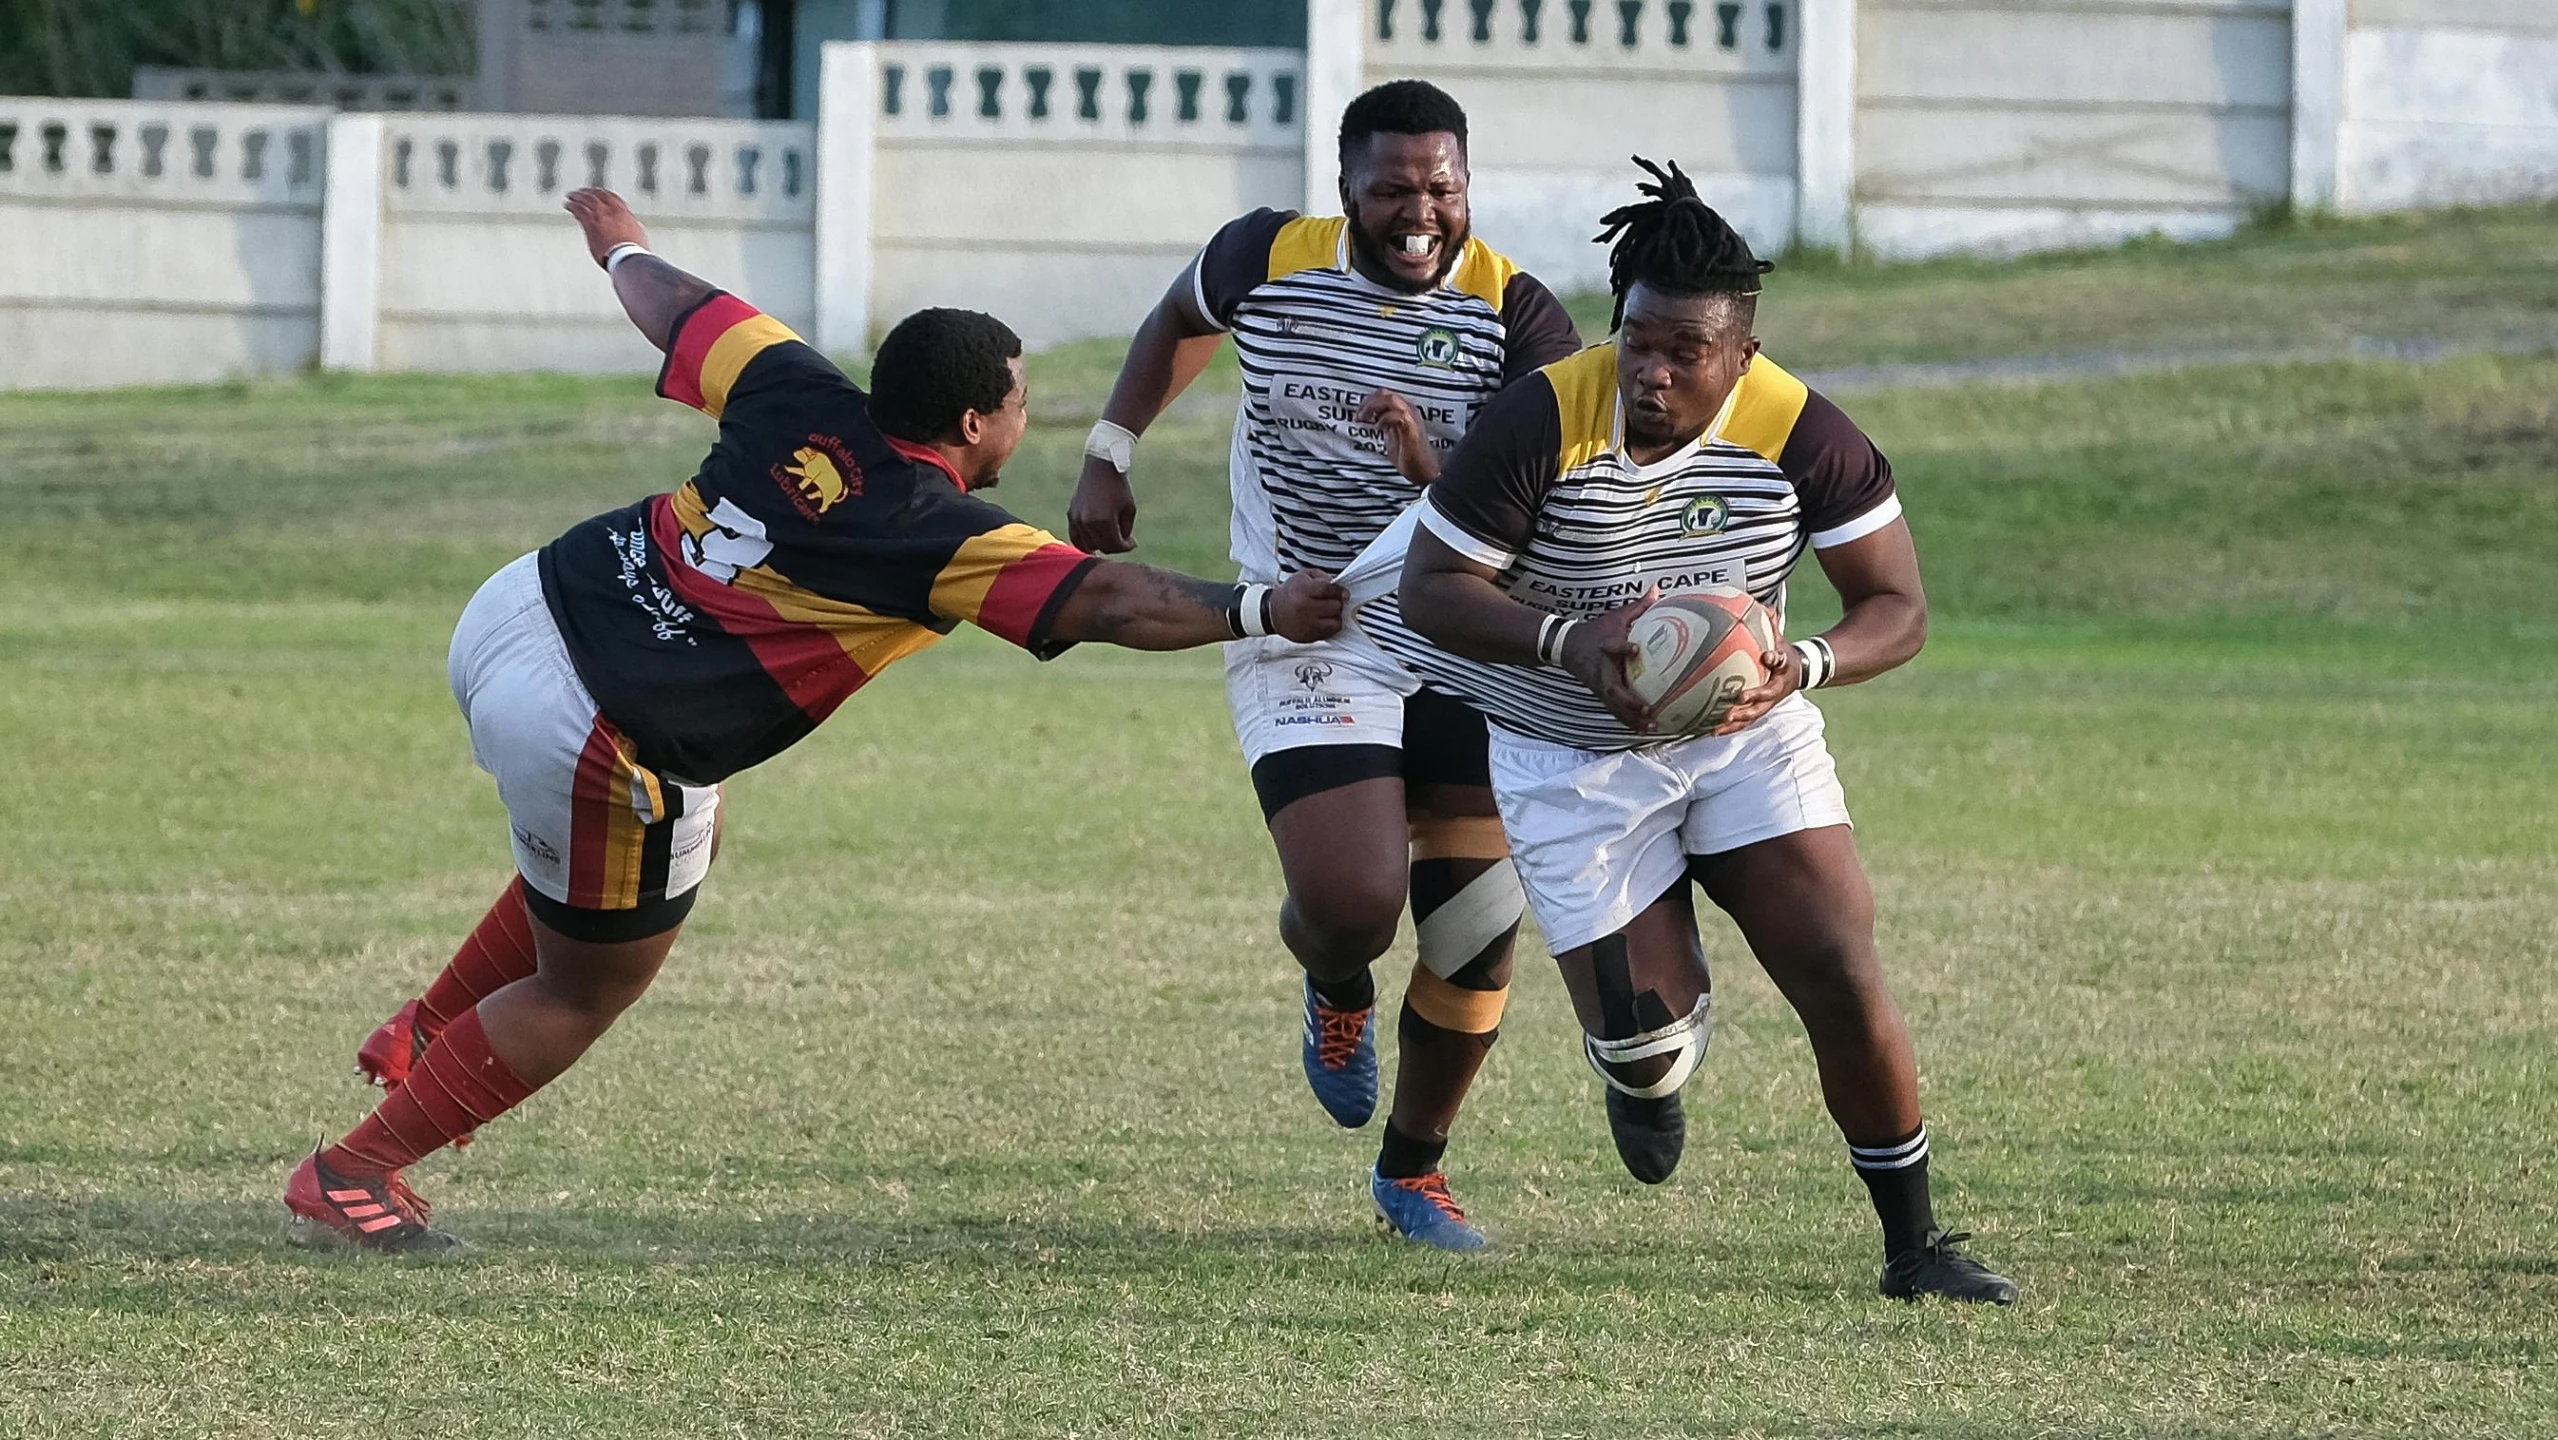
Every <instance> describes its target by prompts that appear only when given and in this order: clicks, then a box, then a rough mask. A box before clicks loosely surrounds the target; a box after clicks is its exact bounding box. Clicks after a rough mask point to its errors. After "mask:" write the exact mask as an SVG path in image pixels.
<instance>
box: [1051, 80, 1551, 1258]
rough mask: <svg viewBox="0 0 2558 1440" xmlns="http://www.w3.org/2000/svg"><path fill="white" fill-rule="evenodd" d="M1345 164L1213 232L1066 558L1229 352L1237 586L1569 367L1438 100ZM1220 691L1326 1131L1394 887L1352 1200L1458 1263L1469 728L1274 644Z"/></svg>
mask: <svg viewBox="0 0 2558 1440" xmlns="http://www.w3.org/2000/svg"><path fill="white" fill-rule="evenodd" d="M1340 159H1341V181H1340V184H1341V208H1342V210H1343V211H1344V212H1345V215H1344V217H1343V218H1335V219H1317V218H1312V217H1307V216H1301V215H1298V214H1296V213H1294V212H1291V211H1280V210H1256V211H1254V212H1252V213H1251V214H1249V215H1245V216H1243V217H1242V218H1240V219H1237V220H1235V221H1233V222H1231V223H1229V224H1228V225H1226V226H1225V227H1224V228H1223V229H1221V230H1219V231H1218V232H1217V234H1216V236H1215V237H1214V238H1212V239H1211V240H1209V242H1208V244H1207V246H1206V248H1205V249H1203V250H1201V251H1200V253H1199V255H1198V257H1197V258H1196V259H1194V260H1193V261H1192V262H1191V264H1190V265H1189V266H1188V267H1186V268H1185V269H1184V270H1183V271H1182V272H1181V274H1180V276H1179V277H1178V278H1177V279H1175V280H1174V281H1173V284H1172V288H1171V289H1169V290H1168V291H1166V292H1165V294H1164V297H1163V299H1162V301H1161V302H1159V303H1158V304H1157V305H1156V306H1155V308H1154V312H1153V313H1152V314H1151V315H1149V316H1148V317H1147V318H1146V321H1145V323H1144V324H1143V325H1142V326H1141V327H1140V328H1139V329H1138V331H1137V335H1136V339H1135V341H1134V343H1133V344H1132V345H1131V346H1130V348H1129V351H1128V359H1127V362H1126V364H1125V365H1124V366H1123V367H1122V368H1121V370H1120V372H1119V381H1118V384H1117V386H1116V387H1115V388H1114V389H1113V390H1112V391H1111V396H1110V402H1109V404H1108V405H1107V406H1106V407H1105V408H1104V409H1103V411H1102V420H1101V423H1100V424H1098V425H1096V426H1094V427H1093V432H1092V436H1091V438H1090V440H1089V442H1088V443H1087V445H1086V447H1085V450H1086V454H1087V457H1088V458H1087V460H1086V462H1085V465H1084V473H1083V480H1082V483H1081V484H1080V485H1079V486H1078V488H1077V489H1076V492H1075V498H1074V503H1073V505H1072V507H1071V508H1070V509H1069V511H1068V518H1069V520H1070V522H1071V528H1070V529H1069V531H1068V534H1069V535H1070V536H1072V538H1073V539H1074V541H1075V543H1076V544H1077V545H1080V546H1083V547H1084V548H1086V549H1090V550H1099V551H1108V552H1118V551H1124V550H1126V549H1128V548H1130V546H1131V544H1132V543H1133V532H1134V527H1135V522H1136V514H1137V503H1136V499H1135V496H1134V494H1133V493H1132V491H1131V490H1130V488H1129V482H1128V470H1129V461H1130V456H1131V454H1132V453H1133V452H1134V449H1135V447H1136V443H1137V438H1138V436H1139V435H1140V434H1141V433H1143V432H1144V430H1145V429H1146V427H1147V426H1148V425H1149V424H1150V423H1152V422H1153V420H1154V419H1155V417H1156V416H1158V415H1160V414H1162V413H1163V410H1164V407H1165V406H1166V405H1168V404H1170V403H1171V401H1172V399H1173V397H1174V396H1176V395H1178V394H1180V393H1181V391H1182V390H1183V389H1184V388H1185V387H1187V386H1188V385H1189V384H1190V382H1191V381H1192V380H1193V379H1195V378H1196V377H1197V376H1198V374H1199V372H1200V370H1201V369H1202V368H1203V367H1205V366H1206V365H1207V363H1208V361H1209V359H1210V358H1211V357H1212V356H1213V355H1214V354H1215V353H1216V350H1217V347H1218V345H1219V344H1220V343H1221V342H1222V341H1223V340H1224V338H1225V337H1226V336H1228V335H1229V334H1231V335H1232V336H1233V337H1234V342H1235V350H1236V354H1237V357H1238V358H1239V359H1240V360H1241V361H1242V366H1243V401H1242V404H1241V407H1240V408H1239V410H1238V412H1237V414H1236V417H1235V441H1234V450H1233V458H1232V462H1231V467H1230V468H1231V471H1232V477H1231V478H1232V483H1233V487H1234V523H1233V531H1232V533H1233V555H1234V559H1235V563H1236V565H1237V566H1238V567H1239V568H1240V569H1241V572H1242V574H1243V576H1244V578H1245V579H1246V580H1247V581H1250V582H1255V583H1268V582H1269V581H1271V580H1273V579H1275V578H1276V577H1278V576H1279V575H1281V574H1283V573H1286V572H1288V571H1290V570H1298V569H1305V568H1309V567H1315V568H1336V567H1338V566H1340V565H1341V564H1343V563H1345V562H1347V561H1348V560H1349V559H1350V558H1351V557H1353V556H1355V555H1357V554H1358V553H1359V552H1360V550H1361V549H1362V548H1364V547H1365V546H1366V545H1367V544H1368V543H1369V541H1371V540H1372V539H1374V538H1375V537H1376V535H1377V534H1378V532H1379V531H1381V530H1383V529H1384V528H1385V526H1386V524H1387V523H1388V522H1389V521H1391V520H1393V519H1394V518H1395V517H1396V516H1397V515H1398V514H1400V513H1401V512H1402V511H1403V510H1404V509H1405V508H1406V507H1407V506H1409V505H1410V504H1411V502H1412V500H1413V497H1414V496H1415V495H1417V494H1418V493H1419V490H1420V487H1421V486H1422V485H1425V484H1427V483H1428V482H1429V479H1430V477H1431V476H1432V475H1434V474H1435V473H1437V470H1438V455H1439V452H1441V451H1443V450H1445V449H1447V448H1448V447H1450V446H1451V445H1453V444H1454V443H1455V442H1456V439H1457V437H1458V436H1459V435H1460V434H1462V433H1464V431H1465V429H1466V427H1467V426H1468V425H1469V424H1470V423H1472V421H1473V419H1474V415H1475V412H1476V410H1477V409H1478V408H1479V407H1480V406H1481V405H1482V404H1483V402H1484V401H1485V400H1486V399H1487V398H1489V397H1490V396H1491V395H1492V393H1493V392H1494V391H1496V390H1498V389H1500V388H1501V387H1502V386H1503V385H1505V384H1507V383H1509V382H1510V381H1511V380H1513V379H1515V378H1517V377H1519V376H1522V375H1526V374H1530V373H1532V372H1534V371H1535V370H1536V368H1537V367H1538V366H1541V365H1545V364H1548V363H1550V362H1552V361H1555V360H1560V359H1562V358H1563V357H1565V356H1567V355H1570V354H1571V353H1572V352H1574V351H1576V350H1578V349H1580V348H1581V341H1580V337H1579V336H1578V335H1577V334H1575V333H1574V331H1573V328H1572V321H1571V318H1570V317H1569V316H1567V315H1566V314H1565V313H1564V311H1563V307H1562V306H1561V305H1560V304H1559V303H1557V302H1556V300H1555V298H1554V296H1553V295H1552V294H1551V293H1550V292H1548V291H1547V289H1546V288H1545V286H1543V285H1541V284H1539V283H1538V282H1537V280H1536V279H1535V278H1534V277H1533V276H1530V275H1528V274H1527V273H1525V272H1524V271H1521V270H1520V269H1519V268H1518V267H1517V266H1516V265H1513V264H1512V263H1510V262H1509V261H1508V260H1506V259H1504V258H1502V257H1501V256H1500V255H1499V254H1497V253H1495V252H1494V251H1493V250H1492V249H1491V248H1490V247H1489V246H1487V245H1485V244H1484V243H1483V242H1482V241H1481V240H1478V239H1476V238H1475V237H1474V235H1473V233H1472V230H1471V227H1470V224H1469V220H1468V211H1467V204H1466V187H1467V157H1466V117H1465V111H1464V110H1463V109H1462V108H1460V107H1459V106H1458V104H1457V102H1456V101H1455V100H1453V99H1451V98H1449V96H1448V95H1447V94H1446V93H1445V92H1443V91H1441V90H1439V89H1437V88H1436V87H1434V86H1431V85H1427V84H1424V83H1422V82H1421V81H1418V80H1398V81H1394V82H1391V83H1389V84H1385V85H1380V86H1378V87H1377V88H1375V89H1373V90H1370V91H1368V92H1367V93H1366V94H1364V95H1361V96H1359V97H1358V98H1357V99H1356V100H1353V101H1352V102H1351V103H1350V106H1349V108H1348V109H1346V110H1345V111H1344V112H1343V113H1342V117H1341V136H1340ZM1384 583H1385V584H1388V585H1391V584H1392V583H1393V576H1392V575H1391V574H1388V575H1387V576H1386V577H1385V580H1384ZM1226 689H1227V695H1228V698H1229V700H1230V702H1231V704H1232V707H1233V710H1234V719H1235V730H1236V733H1237V734H1238V735H1239V736H1240V737H1241V739H1242V742H1243V751H1244V759H1245V761H1246V762H1247V763H1248V764H1249V765H1250V766H1251V769H1252V783H1253V789H1254V790H1255V791H1256V792H1257V794H1258V796H1259V799H1260V801H1261V811H1262V816H1263V819H1264V820H1265V821H1266V822H1267V823H1268V825H1269V828H1270V835H1271V838H1272V840H1273V841H1274V842H1276V844H1277V846H1278V850H1279V865H1280V870H1281V872H1282V874H1283V875H1284V876H1285V878H1286V881H1287V891H1288V893H1287V899H1286V900H1285V902H1284V903H1283V904H1282V905H1281V907H1280V911H1279V934H1280V937H1281V939H1282V940H1283V941H1284V942H1285V943H1286V945H1287V947H1288V949H1289V951H1290V952H1291V953H1292V954H1294V955H1295V956H1296V958H1297V962H1298V964H1299V965H1301V966H1302V967H1304V970H1305V988H1304V994H1303V997H1302V998H1303V1003H1304V1020H1305V1024H1304V1037H1303V1044H1302V1049H1303V1064H1304V1068H1305V1073H1306V1079H1307V1081H1308V1082H1309V1083H1310V1084H1311V1085H1312V1087H1313V1089H1314V1092H1315V1098H1316V1099H1317V1100H1318V1101H1319V1102H1320V1103H1321V1104H1322V1105H1323V1108H1324V1110H1325V1111H1326V1112H1327V1113H1328V1114H1330V1115H1331V1116H1332V1118H1333V1119H1334V1120H1335V1121H1336V1122H1338V1123H1340V1124H1341V1125H1343V1126H1347V1127H1356V1126H1361V1125H1365V1124H1366V1123H1368V1119H1369V1117H1370V1116H1371V1115H1372V1114H1373V1113H1374V1112H1375V1110H1376V1108H1377V1051H1376V1036H1375V1014H1376V993H1377V992H1376V984H1375V981H1374V979H1373V978H1372V977H1371V974H1370V970H1369V966H1370V962H1372V961H1374V960H1375V959H1376V958H1377V957H1378V956H1380V955H1382V954H1384V953H1385V951H1386V949H1387V947H1389V946H1391V945H1392V944H1393V943H1394V937H1395V928H1396V926H1397V924H1398V922H1399V921H1400V920H1401V918H1402V914H1403V908H1404V902H1405V897H1406V894H1407V874H1408V876H1409V891H1408V893H1409V895H1410V899H1411V905H1412V914H1413V920H1414V923H1415V926H1416V927H1417V929H1418V930H1419V945H1420V952H1421V953H1420V959H1419V962H1418V963H1417V964H1416V965H1415V966H1414V967H1413V971H1412V979H1411V981H1410V983H1409V984H1408V985H1407V987H1406V989H1405V991H1404V1000H1403V1010H1402V1016H1401V1019H1400V1020H1399V1022H1398V1025H1397V1033H1398V1035H1399V1036H1400V1038H1401V1041H1402V1053H1401V1057H1400V1062H1399V1067H1398V1071H1397V1076H1396V1084H1395V1097H1394V1107H1393V1111H1392V1113H1391V1114H1390V1115H1389V1117H1388V1118H1387V1121H1386V1127H1385V1136H1384V1142H1383V1144H1382V1146H1381V1147H1380V1149H1379V1151H1378V1156H1377V1163H1376V1165H1375V1168H1374V1169H1373V1170H1371V1171H1370V1173H1369V1177H1368V1184H1369V1193H1370V1196H1371V1198H1372V1199H1373V1200H1374V1202H1375V1204H1376V1206H1377V1209H1378V1213H1379V1214H1380V1215H1382V1216H1383V1217H1384V1218H1385V1219H1386V1221H1387V1222H1388V1223H1389V1224H1390V1225H1392V1226H1393V1228H1394V1229H1395V1230H1396V1232H1397V1233H1399V1234H1402V1235H1404V1236H1407V1237H1409V1238H1411V1239H1414V1240H1417V1241H1420V1242H1422V1243H1425V1244H1429V1245H1434V1246H1438V1247H1441V1248H1444V1249H1453V1250H1471V1249H1477V1248H1480V1247H1481V1246H1482V1245H1483V1244H1484V1243H1485V1242H1484V1238H1483V1235H1482V1233H1481V1232H1480V1231H1479V1230H1477V1229H1475V1228H1474V1227H1473V1226H1472V1225H1471V1224H1469V1223H1468V1222H1467V1220H1466V1218H1465V1213H1464V1211H1463V1210H1461V1209H1460V1208H1458V1206H1457V1204H1456V1202H1455V1200H1454V1199H1452V1198H1451V1197H1450V1196H1449V1194H1448V1184H1447V1176H1446V1175H1445V1174H1444V1173H1443V1171H1442V1170H1441V1168H1440V1162H1441V1159H1442V1157H1443V1156H1444V1155H1445V1153H1446V1151H1447V1146H1448V1131H1449V1127H1450V1126H1451V1125H1452V1124H1454V1122H1455V1120H1456V1115H1457V1108H1458V1106H1459V1105H1460V1104H1461V1103H1462V1102H1463V1101H1464V1098H1465V1093H1466V1090H1467V1087H1468V1086H1470V1085H1471V1084H1472V1083H1473V1081H1474V1075H1475V1071H1476V1070H1477V1069H1478V1068H1479V1067H1480V1066H1481V1065H1482V1063H1483V1057H1484V1055H1485V1053H1486V1052H1487V1051H1488V1050H1489V1049H1490V1048H1491V1046H1492V1043H1493V1040H1494V1038H1495V1036H1496V1035H1497V1033H1498V1031H1499V1027H1500V1023H1501V1012H1502V1007H1503V1005H1504V1003H1505V1000H1506V998H1507V996H1508V993H1509V986H1510V949H1511V941H1512V938H1513V937H1514V936H1515V934H1516V933H1517V930H1518V924H1519V919H1520V916H1521V914H1522V912H1523V908H1524V907H1523V901H1522V900H1521V897H1520V894H1519V885H1518V880H1517V877H1516V876H1515V874H1514V873H1513V872H1512V870H1511V867H1510V863H1509V859H1508V849H1507V847H1506V846H1505V845H1504V843H1503V841H1502V838H1501V826H1500V822H1499V820H1498V819H1497V818H1496V817H1495V815H1494V812H1493V805H1492V794H1491V790H1490V788H1489V783H1490V778H1489V776H1488V775H1487V774H1486V773H1485V770H1484V745H1485V739H1484V725H1483V717H1482V716H1481V715H1480V714H1478V713H1476V712H1475V711H1474V710H1473V709H1471V708H1470V707H1468V706H1467V705H1465V704H1464V703H1463V702H1461V701H1458V700H1455V699H1452V698H1450V697H1449V696H1446V695H1443V694H1439V693H1436V692H1433V691H1430V690H1426V689H1425V690H1421V691H1420V692H1419V693H1417V694H1416V693H1409V692H1411V691H1412V689H1413V686H1412V682H1411V680H1410V678H1409V677H1408V676H1406V675H1405V674H1404V673H1403V672H1402V671H1401V668H1400V667H1398V666H1395V665H1393V664H1391V663H1386V662H1381V661H1380V660H1379V659H1378V658H1377V657H1373V656H1366V655H1362V654H1356V653H1352V652H1348V651H1344V650H1341V649H1339V648H1337V647H1334V646H1331V645H1323V644H1317V645H1306V644H1302V643H1299V642H1297V641H1295V640H1291V639H1289V638H1286V637H1284V636H1274V637H1254V638H1250V639H1245V640H1239V641H1236V642H1234V643H1232V644H1230V645H1228V646H1227V647H1226ZM1407 697H1408V698H1407Z"/></svg>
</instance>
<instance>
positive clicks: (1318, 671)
mask: <svg viewBox="0 0 2558 1440" xmlns="http://www.w3.org/2000/svg"><path fill="white" fill-rule="evenodd" d="M1331 678H1332V665H1331V663H1330V662H1328V661H1323V660H1301V661H1299V662H1298V663H1297V683H1298V684H1300V685H1302V686H1304V687H1305V688H1307V689H1309V690H1320V689H1322V688H1323V687H1324V682H1326V681H1328V680H1330V679H1331Z"/></svg>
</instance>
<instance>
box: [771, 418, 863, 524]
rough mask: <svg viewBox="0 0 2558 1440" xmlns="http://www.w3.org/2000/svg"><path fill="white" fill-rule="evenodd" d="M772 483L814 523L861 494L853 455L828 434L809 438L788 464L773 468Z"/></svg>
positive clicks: (842, 443)
mask: <svg viewBox="0 0 2558 1440" xmlns="http://www.w3.org/2000/svg"><path fill="white" fill-rule="evenodd" d="M773 483H774V484H776V485H779V486H780V487H782V493H783V494H784V495H786V496H788V497H790V502H791V504H792V505H793V506H794V507H795V508H797V509H798V511H799V513H801V514H802V515H805V516H807V517H808V518H809V519H811V520H814V519H816V518H817V517H818V516H820V515H823V514H825V513H826V512H827V511H829V510H832V509H834V508H835V507H836V506H837V505H839V504H841V503H843V500H844V497H846V496H848V495H859V494H860V493H862V467H861V464H860V462H858V461H856V460H854V459H853V452H852V451H851V450H850V449H848V448H846V447H845V445H844V442H843V441H841V440H838V439H836V438H835V437H834V436H832V435H811V436H809V437H808V443H807V444H805V445H802V446H800V447H799V448H798V449H797V450H794V451H792V452H791V457H790V460H789V462H788V463H786V464H781V465H776V466H774V467H773Z"/></svg>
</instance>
